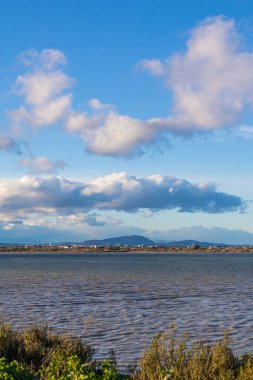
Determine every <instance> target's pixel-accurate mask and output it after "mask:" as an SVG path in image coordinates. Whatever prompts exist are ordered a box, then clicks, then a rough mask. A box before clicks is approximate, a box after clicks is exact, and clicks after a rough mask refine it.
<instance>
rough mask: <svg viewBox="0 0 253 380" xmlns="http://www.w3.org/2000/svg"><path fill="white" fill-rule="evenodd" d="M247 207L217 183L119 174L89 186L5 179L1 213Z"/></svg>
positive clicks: (58, 179)
mask: <svg viewBox="0 0 253 380" xmlns="http://www.w3.org/2000/svg"><path fill="white" fill-rule="evenodd" d="M243 208H244V204H243V201H242V199H241V198H240V197H238V196H235V195H231V194H227V193H223V192H219V191H217V189H216V186H215V185H214V184H212V183H199V184H192V183H190V182H188V181H186V180H183V179H177V178H174V177H168V176H161V175H154V176H150V177H143V178H136V177H135V176H128V175H127V174H126V173H114V174H111V175H108V176H105V177H99V178H96V179H93V180H90V181H87V182H74V181H68V180H67V179H64V178H61V177H54V176H51V177H44V178H38V177H34V176H24V177H22V178H20V179H8V180H0V209H1V213H2V214H5V215H6V214H10V215H16V216H22V215H26V216H27V215H28V214H42V215H43V214H52V213H56V214H59V215H70V214H74V213H76V212H78V211H80V212H81V211H85V212H87V211H89V210H116V211H125V212H138V211H139V210H151V211H152V212H155V211H159V210H171V209H174V210H177V211H179V212H205V213H224V212H229V211H243Z"/></svg>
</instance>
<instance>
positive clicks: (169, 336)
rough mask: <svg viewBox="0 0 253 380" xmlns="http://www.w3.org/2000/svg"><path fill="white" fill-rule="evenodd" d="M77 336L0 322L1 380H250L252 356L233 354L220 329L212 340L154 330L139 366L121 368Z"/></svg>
mask: <svg viewBox="0 0 253 380" xmlns="http://www.w3.org/2000/svg"><path fill="white" fill-rule="evenodd" d="M94 354H95V350H94V349H93V348H92V347H91V346H90V345H87V344H86V343H84V342H83V341H82V340H81V339H80V338H72V337H69V336H67V335H61V334H55V333H53V332H52V330H51V329H50V328H49V327H48V326H33V327H31V328H28V329H26V330H24V331H16V330H14V329H13V327H12V326H11V325H9V324H2V325H0V380H67V379H69V380H123V379H125V380H126V379H129V380H253V356H252V354H250V353H247V354H243V355H242V356H240V357H238V356H236V355H235V354H234V353H233V352H232V350H231V349H230V347H229V337H228V335H226V334H225V336H224V338H223V339H222V340H221V341H218V342H217V343H216V344H214V345H208V344H205V343H203V342H197V343H192V341H191V340H190V339H189V337H187V336H185V337H183V338H176V337H175V334H174V330H173V329H172V330H170V331H169V332H166V333H161V334H158V335H156V336H155V337H154V338H153V340H152V343H151V345H150V347H149V348H148V349H147V350H146V351H145V352H144V353H143V355H142V357H141V359H140V362H139V364H138V366H137V367H136V368H134V369H132V370H131V369H129V373H128V374H121V373H120V372H119V370H118V366H117V362H116V359H115V358H114V357H111V358H110V359H105V360H96V359H94Z"/></svg>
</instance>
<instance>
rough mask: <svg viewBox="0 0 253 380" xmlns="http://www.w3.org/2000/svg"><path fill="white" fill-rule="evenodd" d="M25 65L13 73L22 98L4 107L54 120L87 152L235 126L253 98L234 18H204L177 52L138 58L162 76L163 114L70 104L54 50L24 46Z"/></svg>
mask: <svg viewBox="0 0 253 380" xmlns="http://www.w3.org/2000/svg"><path fill="white" fill-rule="evenodd" d="M20 59H21V62H22V63H23V64H24V66H25V68H26V72H25V73H24V74H22V75H20V76H18V78H17V79H16V83H15V86H14V92H15V93H16V95H18V96H20V97H21V98H22V99H23V102H24V104H22V105H21V106H20V107H19V108H18V109H16V110H13V111H12V112H11V113H10V116H11V118H12V122H13V123H14V124H15V125H20V123H27V124H29V125H32V126H34V127H42V126H50V125H54V124H55V123H58V122H61V124H62V126H63V127H64V129H65V130H66V131H67V132H71V133H75V134H78V135H79V136H80V137H81V138H82V140H83V141H84V143H85V146H86V149H87V151H89V152H91V153H93V154H98V155H111V156H119V155H122V156H128V155H131V154H133V153H135V152H136V151H138V149H140V147H142V146H143V144H144V145H145V144H147V143H151V142H152V141H154V140H156V139H157V138H158V137H159V136H161V135H163V134H169V135H184V134H187V135H190V134H193V133H195V132H198V133H200V132H207V131H213V130H216V129H219V128H227V127H229V126H233V127H234V126H235V124H236V123H237V122H238V121H240V119H241V118H242V117H243V114H244V112H245V111H247V110H248V109H251V107H252V104H253V97H252V93H253V53H252V52H249V51H247V50H245V48H244V45H243V43H242V39H241V36H240V35H239V33H238V32H237V29H236V25H235V21H234V20H233V19H227V18H225V17H222V16H218V17H213V18H208V19H206V20H204V21H203V22H201V23H200V24H198V25H197V26H196V27H195V28H194V29H192V30H191V31H190V33H189V38H188V40H187V42H186V48H185V51H184V52H182V53H175V54H173V55H171V56H169V57H168V58H166V59H164V60H160V59H156V58H152V59H143V60H141V61H140V62H139V63H138V64H137V67H138V68H139V69H141V70H145V71H147V72H149V73H150V74H151V75H154V76H160V77H162V78H163V79H164V81H165V84H166V86H167V88H168V91H169V92H170V93H171V96H172V100H173V107H172V109H171V110H170V113H169V114H168V117H167V118H159V117H156V118H151V119H149V120H140V119H138V118H135V117H132V116H129V115H121V114H119V113H118V112H117V111H116V110H115V108H114V107H113V106H111V105H109V104H103V103H102V102H101V101H100V100H99V99H96V98H93V99H91V100H90V101H89V107H90V110H89V111H88V112H79V111H76V110H75V109H74V108H73V104H72V98H73V94H72V92H71V88H72V86H73V83H74V81H73V79H72V78H70V77H69V76H67V75H66V74H65V73H64V71H63V68H64V66H65V64H66V57H65V56H64V54H63V53H62V52H61V51H59V50H53V49H46V50H43V51H41V52H37V51H35V50H30V51H28V52H26V53H23V54H22V55H21V57H20Z"/></svg>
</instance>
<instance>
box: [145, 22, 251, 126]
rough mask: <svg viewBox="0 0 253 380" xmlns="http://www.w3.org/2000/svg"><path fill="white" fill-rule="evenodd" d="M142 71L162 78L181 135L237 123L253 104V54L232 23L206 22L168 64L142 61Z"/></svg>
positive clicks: (193, 33) (193, 31)
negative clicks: (186, 132)
mask: <svg viewBox="0 0 253 380" xmlns="http://www.w3.org/2000/svg"><path fill="white" fill-rule="evenodd" d="M139 66H140V67H142V68H143V69H145V70H147V71H149V72H150V73H151V74H153V75H161V76H163V77H164V79H165V82H166V85H167V87H168V89H169V90H171V92H172V96H173V101H174V107H173V110H172V111H173V112H172V118H173V119H174V121H175V122H176V123H175V127H176V128H177V129H178V130H186V131H187V130H190V131H196V130H197V131H198V130H199V131H205V130H212V129H216V128H220V127H224V126H227V125H230V124H233V123H234V122H235V121H236V120H237V118H239V117H240V116H241V113H242V112H243V111H244V110H245V108H246V107H247V106H252V104H253V98H252V90H253V54H252V53H251V52H248V51H245V50H243V48H242V44H241V39H240V36H239V35H238V33H237V31H236V27H235V22H234V20H232V19H226V18H224V17H222V16H220V17H214V18H208V19H206V20H205V21H204V22H202V23H200V24H199V25H198V26H197V27H196V28H195V29H193V30H192V31H191V33H190V38H189V39H188V41H187V49H186V51H185V52H184V53H180V54H175V55H173V56H171V57H168V58H167V59H166V60H164V61H160V60H153V59H152V60H143V61H141V62H139ZM168 122H169V124H168V128H170V127H171V126H170V122H171V120H170V121H168Z"/></svg>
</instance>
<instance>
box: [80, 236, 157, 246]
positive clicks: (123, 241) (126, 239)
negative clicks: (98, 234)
mask: <svg viewBox="0 0 253 380" xmlns="http://www.w3.org/2000/svg"><path fill="white" fill-rule="evenodd" d="M80 244H83V245H119V244H120V245H128V246H138V245H143V246H145V247H147V246H149V245H153V246H155V245H157V243H155V242H154V241H153V240H150V239H147V238H145V237H144V236H139V235H131V236H119V237H115V238H108V239H102V240H98V239H95V240H86V241H83V242H81V243H80Z"/></svg>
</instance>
